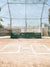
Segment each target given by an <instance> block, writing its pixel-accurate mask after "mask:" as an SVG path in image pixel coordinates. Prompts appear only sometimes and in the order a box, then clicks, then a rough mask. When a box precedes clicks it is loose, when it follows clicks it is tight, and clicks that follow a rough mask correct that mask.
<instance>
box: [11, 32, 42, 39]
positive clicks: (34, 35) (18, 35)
mask: <svg viewBox="0 0 50 67" xmlns="http://www.w3.org/2000/svg"><path fill="white" fill-rule="evenodd" d="M11 38H41V33H30V32H27V33H11Z"/></svg>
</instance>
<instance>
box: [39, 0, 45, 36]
mask: <svg viewBox="0 0 50 67" xmlns="http://www.w3.org/2000/svg"><path fill="white" fill-rule="evenodd" d="M44 6H45V0H44V3H43V7H42V13H41V18H40V22H41V25H40V29H41V36H42V17H43V11H44Z"/></svg>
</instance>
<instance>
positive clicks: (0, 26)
mask: <svg viewBox="0 0 50 67" xmlns="http://www.w3.org/2000/svg"><path fill="white" fill-rule="evenodd" d="M0 21H3V20H2V19H1V18H0ZM0 28H4V26H3V25H2V24H1V23H0Z"/></svg>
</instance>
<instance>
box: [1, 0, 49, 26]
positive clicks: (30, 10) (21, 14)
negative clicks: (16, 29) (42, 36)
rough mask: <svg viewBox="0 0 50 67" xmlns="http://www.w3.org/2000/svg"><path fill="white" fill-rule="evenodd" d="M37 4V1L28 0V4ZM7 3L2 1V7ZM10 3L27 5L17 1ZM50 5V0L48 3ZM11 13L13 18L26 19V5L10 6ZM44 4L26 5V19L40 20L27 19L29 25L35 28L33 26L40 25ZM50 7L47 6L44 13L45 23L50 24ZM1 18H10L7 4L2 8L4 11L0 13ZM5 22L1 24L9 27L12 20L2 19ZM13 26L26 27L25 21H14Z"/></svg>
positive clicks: (21, 0) (20, 0)
mask: <svg viewBox="0 0 50 67" xmlns="http://www.w3.org/2000/svg"><path fill="white" fill-rule="evenodd" d="M33 1H34V2H36V1H37V0H27V3H32V2H33ZM42 1H43V0H42ZM6 2H7V0H0V7H2V5H4V4H5V3H6ZM9 2H13V3H15V2H17V3H25V0H17V1H12V0H9ZM47 3H48V4H49V5H50V0H48V2H47ZM9 6H10V11H11V16H12V18H25V4H10V5H9ZM42 7H43V5H42V4H27V5H26V18H28V19H29V18H38V19H34V20H33V19H29V20H28V19H27V25H28V26H33V25H40V17H41V12H42ZM49 8H50V6H47V5H45V7H44V12H43V18H45V19H43V20H42V21H43V23H47V24H48V23H49V22H48V14H49V12H48V9H49ZM0 16H2V17H7V18H10V17H9V11H8V5H7V4H6V5H5V6H4V7H2V10H1V12H0ZM2 19H3V21H4V22H1V23H2V24H3V25H5V26H6V25H8V24H9V23H10V19H4V18H2ZM12 26H25V19H23V20H17V19H12Z"/></svg>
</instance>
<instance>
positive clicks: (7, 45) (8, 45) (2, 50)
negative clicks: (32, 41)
mask: <svg viewBox="0 0 50 67" xmlns="http://www.w3.org/2000/svg"><path fill="white" fill-rule="evenodd" d="M8 46H9V45H6V46H4V47H3V48H2V49H1V50H0V51H3V50H4V49H6V48H7V47H8Z"/></svg>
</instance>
